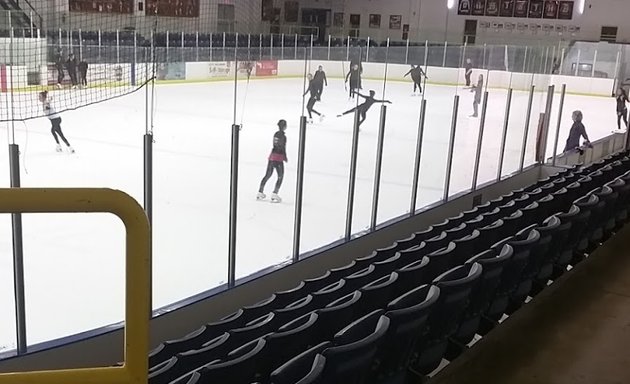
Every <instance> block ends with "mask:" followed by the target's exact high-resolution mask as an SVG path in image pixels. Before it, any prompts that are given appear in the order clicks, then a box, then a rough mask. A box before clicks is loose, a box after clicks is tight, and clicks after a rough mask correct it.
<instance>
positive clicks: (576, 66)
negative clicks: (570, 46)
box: [574, 49, 582, 76]
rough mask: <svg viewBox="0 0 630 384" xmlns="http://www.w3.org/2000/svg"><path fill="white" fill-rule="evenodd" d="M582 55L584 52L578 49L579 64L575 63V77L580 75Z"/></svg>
mask: <svg viewBox="0 0 630 384" xmlns="http://www.w3.org/2000/svg"><path fill="white" fill-rule="evenodd" d="M581 55H582V50H580V49H578V53H577V62H576V63H575V73H574V76H577V75H578V73H580V72H579V71H580V56H581Z"/></svg>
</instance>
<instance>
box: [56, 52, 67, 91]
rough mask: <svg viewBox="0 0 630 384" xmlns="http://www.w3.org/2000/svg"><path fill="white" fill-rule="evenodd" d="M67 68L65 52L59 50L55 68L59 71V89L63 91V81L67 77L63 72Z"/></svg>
mask: <svg viewBox="0 0 630 384" xmlns="http://www.w3.org/2000/svg"><path fill="white" fill-rule="evenodd" d="M65 66H66V63H65V62H64V60H63V51H62V50H61V49H59V50H58V51H57V56H56V57H55V68H56V69H57V88H59V89H61V87H62V85H61V82H62V81H63V79H64V77H66V75H65V74H64V72H63V70H64V68H65Z"/></svg>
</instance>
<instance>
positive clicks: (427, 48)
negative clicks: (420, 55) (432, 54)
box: [424, 40, 429, 72]
mask: <svg viewBox="0 0 630 384" xmlns="http://www.w3.org/2000/svg"><path fill="white" fill-rule="evenodd" d="M428 60H429V40H425V41H424V71H425V72H426V71H427V63H428Z"/></svg>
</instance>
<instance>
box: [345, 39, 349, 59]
mask: <svg viewBox="0 0 630 384" xmlns="http://www.w3.org/2000/svg"><path fill="white" fill-rule="evenodd" d="M346 61H350V36H348V43H347V44H346Z"/></svg>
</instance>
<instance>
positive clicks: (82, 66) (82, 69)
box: [79, 60, 88, 87]
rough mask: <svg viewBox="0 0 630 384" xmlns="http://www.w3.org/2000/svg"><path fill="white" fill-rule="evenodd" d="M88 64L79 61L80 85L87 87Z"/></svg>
mask: <svg viewBox="0 0 630 384" xmlns="http://www.w3.org/2000/svg"><path fill="white" fill-rule="evenodd" d="M87 72H88V63H87V61H85V60H81V61H79V85H81V86H82V87H87V85H88V82H87Z"/></svg>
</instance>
